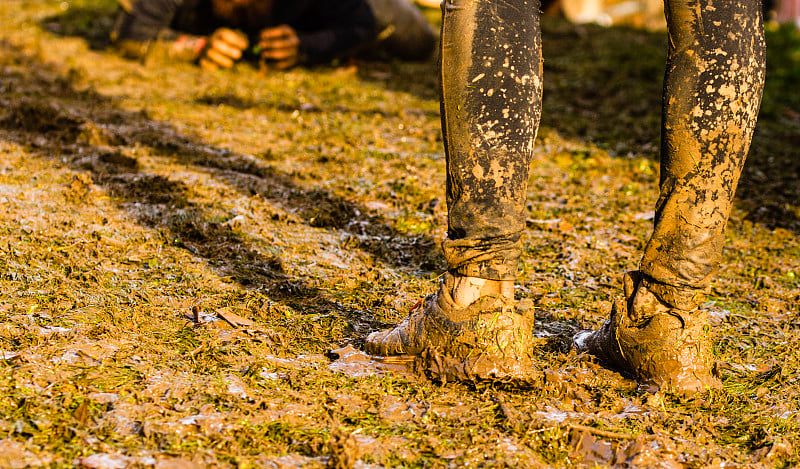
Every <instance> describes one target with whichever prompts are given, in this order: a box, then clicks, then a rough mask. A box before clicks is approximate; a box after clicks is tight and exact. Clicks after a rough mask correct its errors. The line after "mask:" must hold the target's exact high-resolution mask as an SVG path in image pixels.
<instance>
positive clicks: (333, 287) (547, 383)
mask: <svg viewBox="0 0 800 469" xmlns="http://www.w3.org/2000/svg"><path fill="white" fill-rule="evenodd" d="M112 3H113V2H111V1H110V0H97V1H90V0H81V1H71V2H53V1H48V0H34V1H21V0H9V1H4V2H2V3H0V17H2V18H3V23H2V24H0V199H1V200H2V204H3V209H4V210H2V211H0V252H2V255H0V467H27V466H34V467H35V466H52V467H73V466H76V465H78V466H82V467H95V468H101V467H103V468H116V467H160V468H182V467H197V466H208V467H280V468H284V467H286V468H290V467H335V468H346V467H363V468H368V467H504V466H509V467H607V466H611V467H669V468H672V467H765V468H767V467H793V466H795V465H797V464H798V463H800V458H798V451H797V448H798V446H799V445H800V414H798V411H799V409H800V395H798V392H799V391H800V381H798V380H799V379H800V375H798V372H797V369H798V362H799V361H800V352H799V351H798V350H800V348H799V347H798V346H797V345H798V343H800V318H798V314H799V313H800V279H799V278H798V276H800V184H798V180H800V179H799V177H800V158H798V155H800V153H798V150H797V148H798V144H800V94H798V93H797V91H796V82H797V80H800V55H799V54H800V37H798V36H797V35H796V34H795V33H790V32H788V31H785V30H774V29H773V30H770V32H769V34H768V47H770V46H773V48H772V49H771V50H770V51H769V52H768V54H769V56H768V64H769V65H768V66H769V67H770V68H769V70H768V75H767V85H766V91H765V98H764V104H763V106H762V111H761V117H760V122H759V125H758V128H757V129H756V134H755V138H754V142H753V149H752V151H751V154H750V157H749V161H748V164H747V166H746V167H745V171H744V174H743V176H742V181H741V185H740V191H739V196H738V198H737V200H736V202H735V206H734V210H733V215H732V218H731V222H730V224H729V227H728V232H727V235H726V242H727V246H726V248H725V251H724V255H723V261H722V264H723V268H722V271H721V272H720V274H719V277H718V279H717V280H716V281H715V283H714V285H713V288H712V294H711V295H710V297H709V299H708V302H707V303H706V304H705V305H704V308H706V309H707V310H708V311H709V316H710V318H711V323H712V332H713V335H714V337H715V342H714V344H715V345H714V350H713V354H714V357H715V359H716V362H717V367H716V372H717V373H718V374H719V376H720V378H721V379H722V382H723V385H724V387H723V389H721V390H719V391H713V392H712V393H711V394H709V395H707V396H704V397H702V398H696V399H692V400H686V399H681V398H679V397H677V396H672V395H669V394H647V393H643V392H641V391H640V390H639V389H637V385H636V383H635V382H633V381H631V380H629V379H627V378H626V377H624V376H620V375H619V374H617V373H614V372H611V371H608V370H605V369H603V368H602V367H600V366H599V365H597V364H596V363H594V361H593V360H592V359H591V358H589V357H587V356H584V355H579V354H576V353H575V352H572V351H569V350H568V349H567V347H565V343H566V342H565V339H566V338H567V337H569V336H571V334H572V333H573V331H575V330H576V329H577V328H581V327H595V326H597V325H598V324H600V323H601V322H602V321H603V320H604V319H605V317H606V316H607V314H608V312H609V311H610V307H611V304H612V301H613V299H614V298H615V297H618V296H620V295H621V290H622V283H621V280H622V273H624V272H625V271H626V270H629V269H632V268H634V267H635V266H636V262H637V261H638V259H639V256H640V255H641V250H642V248H643V243H644V240H645V239H646V237H647V235H648V233H649V231H650V230H651V221H652V206H653V204H654V202H655V199H656V197H657V192H656V186H657V181H658V163H657V160H656V158H657V154H656V153H657V148H658V122H659V101H658V100H659V96H660V93H661V91H660V89H661V80H662V76H663V61H664V55H665V53H666V48H665V40H664V38H663V35H661V34H657V33H648V32H643V31H638V30H631V29H626V28H614V29H602V28H599V27H591V26H581V27H577V26H572V25H567V24H564V23H561V22H559V21H558V20H553V19H547V20H546V21H545V23H544V24H543V26H544V37H543V44H544V50H545V65H544V73H545V82H544V105H543V115H542V125H543V128H542V130H541V132H540V135H539V138H538V139H537V142H536V143H537V146H536V149H535V151H534V161H533V171H532V175H531V179H530V182H529V194H528V211H529V219H528V221H527V226H528V230H527V234H526V238H525V253H524V254H525V257H524V259H523V261H522V265H521V275H520V282H519V286H518V287H517V295H518V296H519V297H520V298H522V299H524V300H525V301H526V302H527V303H528V304H529V305H530V307H531V308H532V309H533V311H534V314H535V318H536V321H535V336H536V341H537V342H536V344H535V347H536V351H537V354H536V355H537V357H538V359H537V362H536V363H535V366H536V375H537V376H538V378H537V380H536V381H535V382H534V383H532V384H531V385H529V386H525V387H524V388H519V387H514V386H510V385H508V384H501V383H483V384H480V385H470V386H466V385H462V384H458V383H439V382H433V381H430V380H428V379H427V378H425V377H424V376H420V375H417V374H415V373H413V372H410V370H411V368H413V367H412V366H411V362H410V360H408V359H406V358H404V357H399V358H395V359H391V360H378V359H376V358H374V357H370V356H367V355H365V354H364V353H363V352H362V346H363V341H364V338H365V337H366V335H367V334H368V333H369V332H371V331H373V330H378V329H380V328H383V327H385V326H387V325H389V324H394V323H396V322H398V321H400V320H401V319H402V318H403V317H404V316H405V315H406V314H407V312H408V311H409V310H410V309H411V308H413V307H414V305H415V304H417V302H418V301H419V300H420V299H421V298H422V297H423V296H424V295H426V294H429V293H431V292H432V291H433V290H434V289H435V282H434V279H436V278H437V277H438V276H439V275H441V274H442V272H443V269H444V261H443V258H442V255H441V252H440V250H439V248H438V245H439V243H440V242H441V240H442V237H443V235H444V228H445V215H446V214H445V207H444V203H443V198H444V176H443V175H444V155H443V150H442V141H441V133H440V124H439V103H438V99H437V91H436V89H437V84H436V80H437V78H436V67H435V62H434V61H431V62H429V63H424V64H389V63H363V62H354V63H348V64H346V65H343V66H340V67H336V68H320V69H313V70H292V71H290V72H287V73H280V74H274V75H260V74H259V73H258V71H257V70H256V69H254V68H253V67H249V66H247V65H241V66H238V67H237V68H236V69H234V70H233V71H230V72H219V73H212V74H204V73H202V72H200V71H199V70H198V69H196V68H195V67H191V66H188V65H181V64H171V63H168V62H167V61H166V60H165V59H163V58H161V57H159V56H158V55H156V56H154V57H152V58H151V59H150V60H149V61H148V63H147V64H146V66H145V65H142V64H138V63H133V62H127V61H124V60H122V59H119V58H117V57H115V56H113V55H110V54H106V53H104V52H103V51H102V50H100V48H101V46H102V45H103V43H104V41H105V37H106V34H107V31H108V28H109V26H110V21H111V18H112V11H113V6H112ZM432 16H435V15H432ZM631 44H633V45H635V47H631Z"/></svg>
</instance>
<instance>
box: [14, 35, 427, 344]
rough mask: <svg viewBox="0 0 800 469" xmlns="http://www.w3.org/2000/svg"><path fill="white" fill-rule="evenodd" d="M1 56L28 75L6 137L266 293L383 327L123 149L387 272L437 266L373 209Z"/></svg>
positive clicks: (20, 78) (20, 59)
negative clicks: (171, 164) (260, 204)
mask: <svg viewBox="0 0 800 469" xmlns="http://www.w3.org/2000/svg"><path fill="white" fill-rule="evenodd" d="M0 52H2V54H3V55H5V56H6V60H12V61H13V62H14V63H17V64H22V65H23V67H24V69H25V73H24V74H22V73H19V72H17V71H14V70H12V69H10V68H7V69H6V70H5V71H4V72H5V73H4V74H3V76H2V78H0V83H2V89H4V90H11V92H9V93H4V94H3V95H0V105H2V107H3V109H4V110H5V112H4V113H2V114H0V128H2V129H4V130H5V133H6V136H7V138H9V139H10V140H12V141H14V142H15V143H17V144H19V145H22V146H25V147H27V148H28V149H29V150H30V151H31V152H32V153H33V154H36V155H39V156H41V157H44V158H52V159H57V160H58V161H59V162H63V163H65V164H67V165H68V166H70V167H71V168H73V169H77V170H83V171H87V170H88V171H90V173H91V177H92V180H93V182H94V183H95V184H97V185H99V186H101V187H103V188H105V189H106V190H108V191H109V193H110V194H111V195H112V196H114V197H116V198H117V199H118V200H119V202H118V203H119V205H120V206H121V208H123V209H125V210H127V211H129V212H130V213H131V214H133V215H134V216H135V217H136V219H138V220H139V221H140V222H141V223H143V224H145V225H146V226H149V227H153V228H156V229H160V230H165V231H166V232H167V236H168V239H170V240H174V243H175V244H177V245H179V246H181V247H183V248H185V249H187V250H189V251H190V252H192V253H193V254H194V255H197V256H200V257H203V258H205V259H206V260H207V262H208V263H209V264H210V265H211V266H212V267H214V268H215V269H216V270H217V271H218V272H220V273H221V274H222V275H224V276H230V277H231V278H233V279H234V280H235V281H237V282H238V283H240V284H241V285H243V286H245V287H248V288H257V289H262V290H264V291H265V292H266V293H267V294H268V295H269V296H270V297H271V298H273V299H275V300H277V301H281V302H284V303H285V304H288V305H289V306H292V307H293V308H296V309H298V310H299V311H303V312H305V313H322V312H326V313H329V312H336V313H338V314H340V315H342V316H343V317H345V318H346V319H347V321H348V323H349V324H350V325H351V326H352V328H353V331H354V333H355V335H356V336H358V337H363V336H364V335H365V334H366V333H367V332H369V331H370V330H373V329H375V328H377V327H379V326H380V323H379V322H378V321H377V320H376V319H375V318H374V317H373V315H372V314H371V313H369V312H364V311H359V310H355V309H353V308H351V307H348V306H344V305H342V304H339V303H337V302H335V301H333V300H332V299H330V298H328V297H327V296H326V294H325V293H324V292H322V291H320V290H318V289H316V288H314V287H310V286H309V285H307V284H306V283H305V282H304V281H302V280H299V279H295V278H291V277H289V276H288V275H287V274H286V273H285V272H284V270H283V267H282V264H281V259H280V258H279V257H277V256H265V255H264V254H262V253H261V252H259V250H258V249H257V246H258V243H259V240H257V239H253V238H250V237H248V236H247V235H245V234H242V233H238V232H235V231H233V230H232V229H231V228H230V227H228V226H227V225H225V224H224V223H223V222H221V221H220V222H216V221H209V220H213V219H215V217H214V216H213V215H214V214H213V213H211V210H212V209H211V208H210V207H206V206H202V205H198V204H196V203H193V202H191V201H190V200H189V195H190V193H191V191H190V188H188V187H187V186H186V185H185V184H184V183H183V182H181V181H176V180H171V179H168V178H165V177H163V176H159V175H153V174H147V173H145V172H142V171H140V168H139V165H138V162H137V160H136V159H135V158H132V157H130V156H127V155H125V154H123V153H122V152H121V151H120V150H119V147H120V146H133V145H141V146H144V147H148V148H150V149H151V150H152V151H153V153H154V154H156V155H158V156H164V157H168V158H173V159H174V160H175V161H176V162H178V163H180V164H185V165H192V166H195V167H199V168H203V169H205V170H207V171H208V170H210V171H211V173H212V174H213V176H214V177H215V178H218V179H220V180H224V181H226V182H227V183H229V184H230V185H231V186H232V187H234V188H236V189H237V190H240V191H242V192H243V193H246V194H259V195H261V196H262V197H264V198H265V199H266V200H268V201H270V202H271V203H273V204H275V205H276V206H278V207H280V208H282V209H284V210H285V211H287V212H288V213H290V214H292V215H293V216H297V217H298V218H299V220H301V222H303V223H307V224H308V225H310V226H313V227H319V228H325V229H332V230H340V231H342V232H345V233H347V234H348V235H350V238H351V239H350V241H351V242H348V247H352V248H357V249H362V250H364V251H365V252H367V253H369V254H371V255H373V256H374V258H375V259H376V260H377V261H379V262H383V263H385V264H387V265H391V266H394V267H400V268H413V269H419V267H420V266H423V268H424V267H425V266H428V267H429V268H434V264H436V263H437V262H438V261H437V259H438V257H439V254H438V251H437V250H436V247H435V245H434V244H435V243H434V241H433V240H432V239H431V238H430V237H429V236H427V235H415V236H407V235H405V234H403V233H401V232H398V231H397V230H395V229H394V228H393V227H392V226H391V223H390V222H389V221H387V220H384V219H382V218H380V217H379V216H377V215H371V214H370V209H368V208H366V207H363V206H361V205H359V204H356V203H354V202H351V201H348V200H345V199H342V198H340V197H338V196H336V195H334V194H332V193H330V192H327V191H324V190H319V189H307V188H303V187H301V186H300V185H298V184H297V183H296V182H295V181H294V180H293V179H292V177H291V176H289V175H287V174H284V173H281V172H279V171H278V170H276V169H275V168H273V167H271V166H269V165H268V164H266V163H264V162H263V161H260V160H258V159H257V158H255V157H252V156H249V155H242V154H236V153H233V152H230V151H229V150H224V149H219V148H215V147H212V146H209V145H205V144H203V143H202V142H201V141H199V140H197V139H195V138H192V137H190V136H186V135H183V134H181V133H179V132H177V131H176V130H175V129H174V128H172V127H171V126H169V125H167V124H164V123H160V122H156V121H154V120H151V119H149V118H148V117H147V115H146V113H144V112H138V113H135V112H129V111H124V110H121V109H119V108H117V107H115V105H114V102H113V99H109V98H107V97H104V96H101V95H98V94H97V93H95V92H93V91H91V90H76V89H75V87H74V85H73V83H71V81H70V79H69V78H67V77H64V76H63V75H61V74H60V73H59V72H57V71H55V70H53V69H51V68H50V67H48V66H47V65H45V64H41V63H37V62H36V60H35V59H33V58H31V57H29V56H26V55H25V54H23V53H22V52H20V51H19V50H17V49H16V48H14V47H13V46H12V45H10V44H8V43H0Z"/></svg>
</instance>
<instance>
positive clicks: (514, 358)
mask: <svg viewBox="0 0 800 469" xmlns="http://www.w3.org/2000/svg"><path fill="white" fill-rule="evenodd" d="M442 8H443V14H444V19H443V23H442V40H441V63H440V69H441V97H442V104H441V105H442V130H443V133H444V136H445V152H446V155H447V206H448V237H447V240H446V241H444V243H443V249H444V253H445V257H446V259H447V262H448V266H449V270H450V272H449V273H448V274H447V275H446V276H445V281H444V282H443V284H442V286H441V288H440V289H439V292H438V293H437V294H436V295H433V296H432V297H431V298H429V299H428V301H426V307H425V308H423V310H422V311H420V312H419V313H417V314H412V315H411V316H410V317H409V318H408V319H407V320H406V321H405V322H403V323H402V324H400V325H399V326H397V327H396V328H395V329H393V330H390V331H386V332H383V333H377V334H373V335H371V336H370V337H369V338H368V339H367V349H368V350H370V351H372V352H373V353H380V354H387V353H422V352H423V351H424V349H426V348H427V349H432V348H435V349H437V352H438V353H439V354H440V355H447V356H450V357H462V358H463V357H466V356H469V357H476V356H477V357H485V358H486V360H484V362H485V363H487V364H491V366H489V368H492V369H494V370H495V371H494V372H493V373H494V374H495V375H503V374H515V373H517V371H519V370H520V369H521V368H520V366H521V364H522V362H523V361H524V358H525V356H526V355H527V353H529V350H530V345H531V342H532V338H531V328H532V324H531V321H530V320H528V319H527V318H526V317H524V315H522V314H518V313H517V312H516V310H515V309H514V304H513V285H514V279H515V278H516V271H517V263H518V259H519V256H520V251H521V236H522V231H523V229H524V227H525V216H524V215H525V199H526V191H527V181H528V170H529V165H530V161H531V155H532V150H533V140H534V138H535V136H536V131H537V129H538V125H539V116H540V110H541V40H540V30H539V12H538V9H539V2H538V0H507V1H503V2H496V1H493V0H448V1H446V2H444V3H443V5H442ZM436 318H439V319H436ZM456 323H457V326H456V327H452V326H453V324H456ZM478 368H480V367H478Z"/></svg>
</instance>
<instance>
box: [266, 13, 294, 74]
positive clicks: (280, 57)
mask: <svg viewBox="0 0 800 469" xmlns="http://www.w3.org/2000/svg"><path fill="white" fill-rule="evenodd" d="M258 49H259V54H260V57H261V63H262V64H269V66H271V67H274V68H277V69H281V70H282V69H287V68H290V67H292V66H294V65H296V64H297V62H298V60H299V59H300V39H299V38H298V37H297V33H296V32H295V30H294V29H292V27H291V26H288V25H285V24H283V25H280V26H275V27H274V28H266V29H262V30H261V35H260V38H259V43H258Z"/></svg>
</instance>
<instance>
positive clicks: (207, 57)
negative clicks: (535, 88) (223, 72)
mask: <svg viewBox="0 0 800 469" xmlns="http://www.w3.org/2000/svg"><path fill="white" fill-rule="evenodd" d="M247 45H248V41H247V37H246V36H245V35H244V34H242V33H240V32H238V31H234V30H232V29H228V28H219V29H217V30H216V31H214V34H212V35H211V36H209V38H208V42H207V44H206V47H205V49H203V51H202V52H201V53H200V60H199V63H200V66H201V67H202V68H203V69H204V70H217V69H219V68H220V67H221V68H231V67H233V64H234V63H235V62H236V61H237V60H239V59H240V58H242V51H243V50H245V49H246V48H247Z"/></svg>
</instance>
